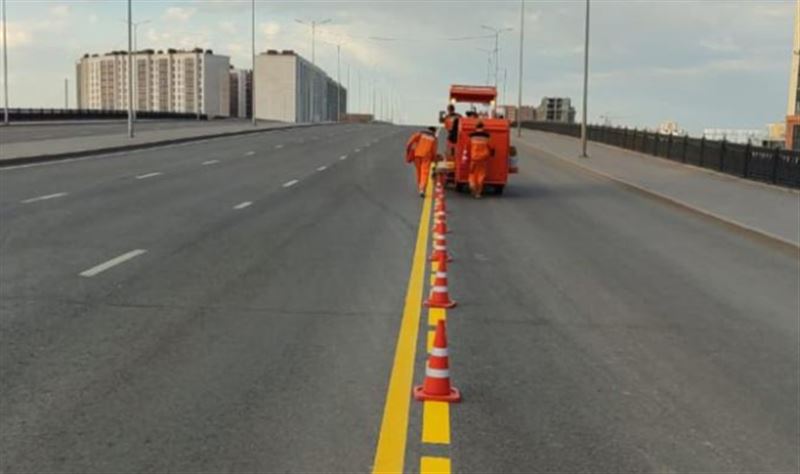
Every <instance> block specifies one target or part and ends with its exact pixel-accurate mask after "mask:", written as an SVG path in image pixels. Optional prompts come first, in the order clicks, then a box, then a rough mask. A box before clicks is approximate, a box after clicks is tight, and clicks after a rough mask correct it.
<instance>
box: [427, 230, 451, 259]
mask: <svg viewBox="0 0 800 474" xmlns="http://www.w3.org/2000/svg"><path fill="white" fill-rule="evenodd" d="M442 259H444V260H447V261H448V262H452V261H453V257H451V256H450V254H449V253H447V238H446V237H445V236H444V234H440V233H438V232H435V231H434V233H433V253H431V259H430V260H431V262H438V261H441V260H442Z"/></svg>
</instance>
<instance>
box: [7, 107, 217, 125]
mask: <svg viewBox="0 0 800 474" xmlns="http://www.w3.org/2000/svg"><path fill="white" fill-rule="evenodd" d="M0 114H2V112H1V111H0ZM127 117H128V112H127V111H126V110H93V109H34V108H9V109H8V119H9V121H11V122H21V121H25V122H34V121H45V120H114V119H125V118H127ZM136 117H137V118H142V119H186V120H197V114H196V113H182V112H155V111H148V110H137V111H136ZM200 118H201V119H202V120H206V119H207V117H206V115H205V114H201V115H200Z"/></svg>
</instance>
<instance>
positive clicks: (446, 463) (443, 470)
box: [419, 456, 450, 474]
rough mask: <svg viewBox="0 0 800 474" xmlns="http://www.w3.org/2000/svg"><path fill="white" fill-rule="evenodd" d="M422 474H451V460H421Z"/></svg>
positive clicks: (428, 457)
mask: <svg viewBox="0 0 800 474" xmlns="http://www.w3.org/2000/svg"><path fill="white" fill-rule="evenodd" d="M419 472H420V474H450V459H449V458H437V457H433V456H422V457H421V458H419Z"/></svg>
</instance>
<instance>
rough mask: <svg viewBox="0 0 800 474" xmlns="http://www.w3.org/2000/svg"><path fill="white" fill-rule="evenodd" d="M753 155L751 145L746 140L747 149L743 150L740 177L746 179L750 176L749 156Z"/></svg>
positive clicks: (749, 141)
mask: <svg viewBox="0 0 800 474" xmlns="http://www.w3.org/2000/svg"><path fill="white" fill-rule="evenodd" d="M752 154H753V143H752V141H751V140H750V139H749V138H748V139H747V147H746V148H745V149H744V169H742V177H743V178H746V177H747V175H748V174H750V156H751V155H752Z"/></svg>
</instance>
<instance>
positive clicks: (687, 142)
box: [681, 133, 689, 163]
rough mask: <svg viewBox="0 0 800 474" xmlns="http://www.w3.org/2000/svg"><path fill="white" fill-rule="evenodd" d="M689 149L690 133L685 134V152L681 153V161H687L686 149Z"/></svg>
mask: <svg viewBox="0 0 800 474" xmlns="http://www.w3.org/2000/svg"><path fill="white" fill-rule="evenodd" d="M688 149H689V134H688V133H687V134H686V135H684V136H683V154H682V155H681V162H683V163H686V150H688Z"/></svg>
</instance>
